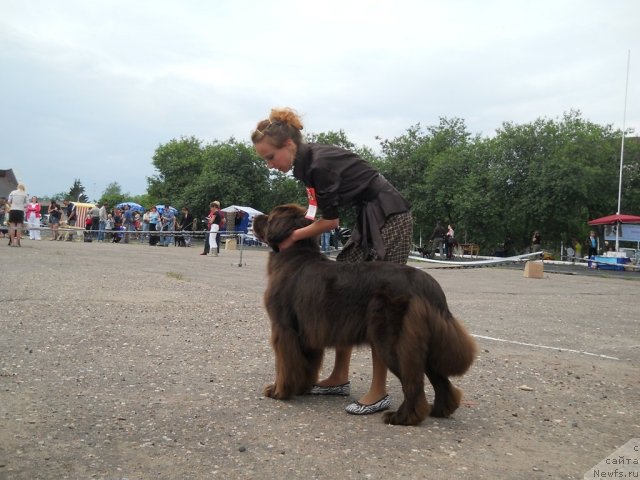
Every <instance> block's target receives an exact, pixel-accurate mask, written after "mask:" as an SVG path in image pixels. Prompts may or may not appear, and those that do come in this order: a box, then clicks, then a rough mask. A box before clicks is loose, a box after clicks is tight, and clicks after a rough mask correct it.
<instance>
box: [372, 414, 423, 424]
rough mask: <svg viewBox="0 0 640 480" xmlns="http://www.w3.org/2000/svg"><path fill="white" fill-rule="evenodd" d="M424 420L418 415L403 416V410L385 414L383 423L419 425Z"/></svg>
mask: <svg viewBox="0 0 640 480" xmlns="http://www.w3.org/2000/svg"><path fill="white" fill-rule="evenodd" d="M422 420H424V418H420V417H419V416H418V415H403V414H402V413H401V410H398V411H397V412H385V413H384V414H383V415H382V421H383V422H384V423H386V424H387V425H418V424H419V423H420V422H422Z"/></svg>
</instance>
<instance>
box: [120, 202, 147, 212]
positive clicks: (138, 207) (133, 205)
mask: <svg viewBox="0 0 640 480" xmlns="http://www.w3.org/2000/svg"><path fill="white" fill-rule="evenodd" d="M125 205H129V210H133V211H134V212H144V207H143V206H142V205H139V204H137V203H135V202H122V203H119V204H118V205H116V208H119V209H120V210H122V209H123V208H124V207H125Z"/></svg>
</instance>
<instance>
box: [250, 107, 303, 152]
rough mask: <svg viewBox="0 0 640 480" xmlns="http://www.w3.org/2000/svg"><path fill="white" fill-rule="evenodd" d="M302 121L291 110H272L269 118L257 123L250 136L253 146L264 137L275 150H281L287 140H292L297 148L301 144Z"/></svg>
mask: <svg viewBox="0 0 640 480" xmlns="http://www.w3.org/2000/svg"><path fill="white" fill-rule="evenodd" d="M301 130H302V120H301V119H300V116H299V115H298V114H297V113H296V111H295V110H293V109H291V108H273V109H272V110H271V114H270V115H269V118H267V119H265V120H261V121H259V122H258V125H257V126H256V129H255V130H254V131H253V133H252V134H251V141H252V142H253V144H254V145H255V144H257V143H260V142H261V141H263V140H264V139H265V137H266V139H267V141H268V142H269V143H270V144H271V145H273V146H274V147H275V148H282V147H283V146H284V144H285V142H286V141H287V140H293V143H295V144H296V145H297V146H298V147H299V146H300V144H301V143H302V132H301Z"/></svg>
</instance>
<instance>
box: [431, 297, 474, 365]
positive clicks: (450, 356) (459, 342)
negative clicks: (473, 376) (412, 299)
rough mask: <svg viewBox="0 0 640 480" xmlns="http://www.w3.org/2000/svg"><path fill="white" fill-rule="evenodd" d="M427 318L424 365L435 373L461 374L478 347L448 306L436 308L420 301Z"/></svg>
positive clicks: (471, 360) (471, 361)
mask: <svg viewBox="0 0 640 480" xmlns="http://www.w3.org/2000/svg"><path fill="white" fill-rule="evenodd" d="M423 307H424V308H425V309H426V312H425V314H426V315H428V316H429V317H430V318H429V319H428V320H427V321H428V325H429V333H430V335H429V347H428V348H429V350H428V355H427V357H428V358H427V365H426V366H425V368H427V367H428V368H429V369H432V370H433V371H436V372H438V373H439V374H441V375H443V376H446V377H449V376H460V375H463V374H464V373H465V372H466V371H467V370H468V369H469V367H470V366H471V364H472V363H473V361H474V360H475V358H476V354H477V351H478V347H477V346H476V342H475V340H474V339H473V337H472V336H471V335H470V334H469V332H468V331H467V329H466V328H465V327H464V325H463V324H462V323H461V322H460V321H459V320H458V319H457V318H455V317H454V316H453V314H452V313H451V312H450V311H449V310H448V309H446V310H444V311H438V310H437V309H436V308H435V307H434V306H433V305H426V304H423Z"/></svg>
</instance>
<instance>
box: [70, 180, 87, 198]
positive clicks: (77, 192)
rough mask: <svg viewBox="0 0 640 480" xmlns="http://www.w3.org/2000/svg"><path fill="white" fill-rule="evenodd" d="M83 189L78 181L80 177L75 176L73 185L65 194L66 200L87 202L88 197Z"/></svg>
mask: <svg viewBox="0 0 640 480" xmlns="http://www.w3.org/2000/svg"><path fill="white" fill-rule="evenodd" d="M84 192H85V189H84V187H83V186H82V183H80V179H78V178H76V179H75V180H74V182H73V186H72V187H71V189H70V190H69V192H68V193H67V194H66V195H65V198H66V199H67V200H71V201H72V202H82V203H85V202H88V201H89V197H88V196H87V195H86V194H85V193H84Z"/></svg>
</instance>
